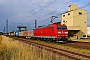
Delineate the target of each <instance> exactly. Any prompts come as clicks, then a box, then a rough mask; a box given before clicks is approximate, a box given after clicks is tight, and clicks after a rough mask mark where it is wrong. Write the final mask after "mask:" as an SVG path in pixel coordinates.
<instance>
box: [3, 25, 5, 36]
mask: <svg viewBox="0 0 90 60" xmlns="http://www.w3.org/2000/svg"><path fill="white" fill-rule="evenodd" d="M3 35H5V27H4V30H3Z"/></svg>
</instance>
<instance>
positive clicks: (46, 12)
mask: <svg viewBox="0 0 90 60" xmlns="http://www.w3.org/2000/svg"><path fill="white" fill-rule="evenodd" d="M71 4H76V5H78V7H81V8H82V9H84V10H86V11H87V12H88V26H90V0H0V32H3V30H4V27H5V28H6V20H7V19H8V31H9V32H10V31H13V30H17V26H27V28H28V30H31V29H34V24H35V20H37V26H42V25H48V24H51V22H50V21H51V16H57V17H58V18H56V19H55V20H54V21H53V22H60V21H61V14H62V13H64V12H66V11H68V6H69V5H71ZM82 6H83V7H82Z"/></svg>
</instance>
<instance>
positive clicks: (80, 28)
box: [61, 4, 87, 39]
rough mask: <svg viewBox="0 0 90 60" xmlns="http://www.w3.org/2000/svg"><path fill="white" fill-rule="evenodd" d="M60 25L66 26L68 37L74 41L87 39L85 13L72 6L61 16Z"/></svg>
mask: <svg viewBox="0 0 90 60" xmlns="http://www.w3.org/2000/svg"><path fill="white" fill-rule="evenodd" d="M61 17H62V19H61V20H62V21H61V24H66V25H67V28H68V30H69V36H70V37H73V38H74V39H80V38H87V11H86V10H83V9H80V8H78V6H77V5H75V4H73V5H70V6H68V11H67V12H65V13H63V14H61Z"/></svg>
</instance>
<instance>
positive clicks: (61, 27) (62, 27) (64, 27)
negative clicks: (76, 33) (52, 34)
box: [57, 26, 67, 30]
mask: <svg viewBox="0 0 90 60" xmlns="http://www.w3.org/2000/svg"><path fill="white" fill-rule="evenodd" d="M57 29H58V30H66V29H67V27H66V26H58V27H57Z"/></svg>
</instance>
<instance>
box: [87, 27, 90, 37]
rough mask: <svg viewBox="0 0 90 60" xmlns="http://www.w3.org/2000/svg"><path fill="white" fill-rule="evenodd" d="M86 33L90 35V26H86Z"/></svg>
mask: <svg viewBox="0 0 90 60" xmlns="http://www.w3.org/2000/svg"><path fill="white" fill-rule="evenodd" d="M87 35H88V36H89V37H90V27H87Z"/></svg>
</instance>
